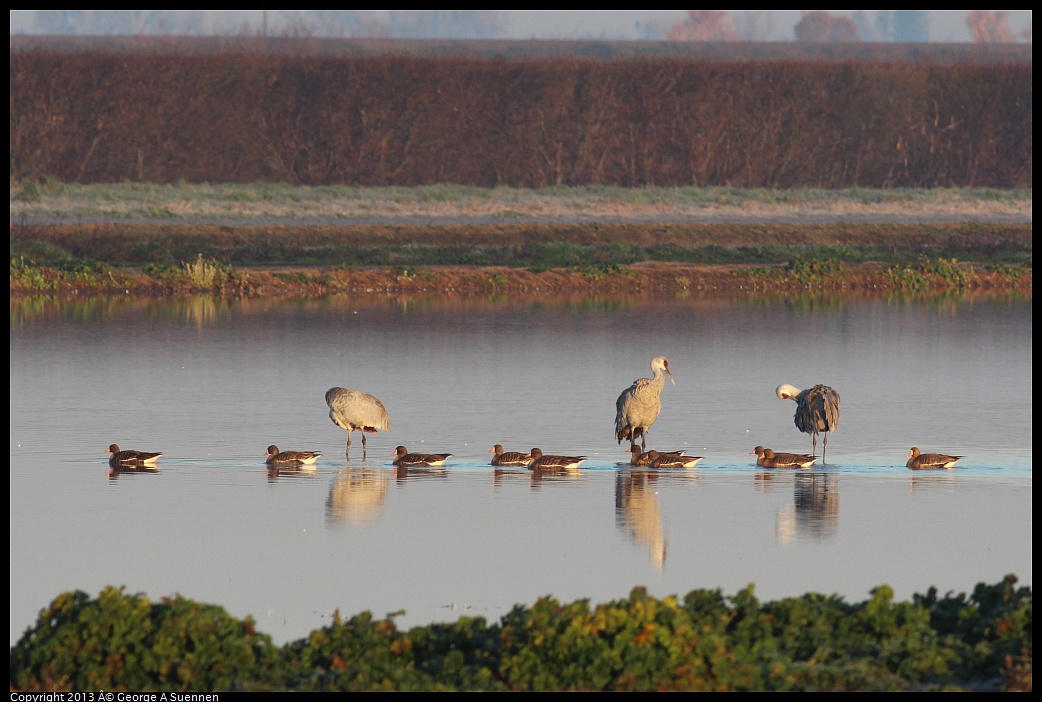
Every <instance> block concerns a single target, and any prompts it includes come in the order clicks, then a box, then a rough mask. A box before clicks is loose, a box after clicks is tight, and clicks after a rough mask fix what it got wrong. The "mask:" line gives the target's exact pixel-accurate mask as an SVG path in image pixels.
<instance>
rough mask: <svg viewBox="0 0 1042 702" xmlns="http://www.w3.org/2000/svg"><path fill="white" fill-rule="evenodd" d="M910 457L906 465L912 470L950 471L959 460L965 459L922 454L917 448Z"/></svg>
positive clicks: (911, 451) (910, 452)
mask: <svg viewBox="0 0 1042 702" xmlns="http://www.w3.org/2000/svg"><path fill="white" fill-rule="evenodd" d="M908 456H909V458H908V462H907V463H905V465H906V466H908V467H909V468H911V469H912V470H935V469H938V468H940V469H950V468H953V467H954V466H955V462H956V461H957V460H959V459H960V458H963V457H962V456H948V455H946V454H943V453H921V452H920V451H919V449H918V448H917V447H915V446H913V447H912V448H911V450H910V451H909V452H908Z"/></svg>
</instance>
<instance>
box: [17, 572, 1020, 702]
mask: <svg viewBox="0 0 1042 702" xmlns="http://www.w3.org/2000/svg"><path fill="white" fill-rule="evenodd" d="M1016 582H1017V579H1016V577H1015V576H1013V575H1007V576H1006V577H1005V578H1004V579H1003V580H1002V581H1001V582H999V583H996V584H994V585H988V584H985V583H980V584H978V585H977V586H976V587H975V588H974V590H973V592H972V593H971V594H969V595H967V594H965V593H960V594H958V595H954V594H952V593H948V594H946V595H944V596H943V597H939V596H938V594H937V591H936V589H935V588H930V589H929V590H928V591H927V592H926V593H925V594H922V595H915V596H914V597H913V599H912V600H911V601H909V602H895V601H894V599H893V591H892V589H891V588H890V587H888V586H886V585H882V586H880V587H877V588H875V589H874V590H873V591H872V594H871V597H870V598H869V599H868V600H866V601H865V602H861V603H856V604H850V603H846V602H844V601H843V600H842V599H841V598H839V597H836V596H831V597H826V596H824V595H820V594H815V593H808V594H806V595H803V596H802V597H793V598H786V599H782V600H779V601H776V602H768V603H763V604H761V603H760V602H759V601H758V600H757V599H756V597H755V595H754V594H753V587H752V586H751V585H750V586H749V587H748V588H746V589H744V590H742V591H740V592H738V593H737V594H736V595H734V596H732V597H725V596H724V595H723V594H722V593H721V592H720V591H719V590H694V591H692V592H690V593H688V594H687V595H686V596H684V597H683V598H682V599H678V598H676V597H665V598H662V599H656V598H654V597H651V596H650V595H648V593H647V591H646V590H645V589H644V588H635V589H634V590H633V591H632V592H631V593H630V596H629V597H628V598H626V599H623V600H618V601H615V602H608V603H605V604H599V605H596V606H594V607H592V608H591V606H590V603H589V602H588V601H587V600H577V601H575V602H572V603H564V604H562V603H560V602H558V601H557V600H555V599H553V598H542V599H540V600H538V601H537V602H536V603H535V604H534V605H532V606H530V607H529V606H524V605H516V606H515V607H514V608H513V609H512V610H511V611H510V612H509V613H508V614H507V615H506V616H504V617H503V618H502V620H501V621H500V622H499V623H497V624H491V625H490V624H487V623H486V621H485V620H484V619H483V618H480V617H478V618H461V619H459V620H458V621H456V622H454V623H451V624H432V625H430V626H421V627H415V628H413V629H410V630H408V631H402V630H400V629H398V627H397V626H396V625H395V623H394V620H393V616H394V615H391V617H389V618H387V619H382V620H375V619H373V617H372V615H371V614H370V613H369V612H363V613H361V614H358V615H356V616H354V617H351V618H350V619H348V620H346V621H344V620H342V619H341V617H340V616H339V613H338V614H336V615H334V618H333V623H332V624H331V625H330V626H327V627H323V628H321V629H318V630H315V631H312V632H311V634H309V635H308V636H307V638H305V639H302V640H298V641H293V642H290V643H288V644H286V645H285V646H283V647H281V648H277V647H275V646H274V645H273V644H272V643H271V640H270V638H269V637H268V636H267V635H264V634H259V633H257V632H256V631H255V630H254V624H253V621H252V620H251V619H249V618H247V619H245V620H243V621H239V620H236V619H234V618H232V617H230V616H229V615H228V614H226V613H225V612H224V611H223V610H222V609H221V608H220V607H216V606H213V605H203V604H198V603H195V602H192V601H191V600H185V599H182V598H181V597H175V598H171V599H165V600H163V601H161V602H159V603H153V602H151V601H149V600H148V599H146V598H145V597H143V596H142V595H127V594H125V593H124V592H123V590H122V589H116V588H114V587H109V588H106V589H105V590H103V591H102V592H101V594H100V595H99V596H98V598H97V599H91V598H90V597H89V596H88V595H87V594H85V593H83V592H70V593H64V594H62V595H60V596H59V597H58V598H57V599H55V600H54V602H52V603H51V604H50V605H49V606H48V607H47V608H45V609H44V610H43V611H41V613H40V617H39V619H38V620H37V623H36V625H35V626H34V627H31V628H30V629H28V630H27V631H26V632H25V634H24V635H23V636H22V638H21V639H20V640H19V641H18V643H17V645H16V646H15V647H14V648H13V649H12V650H11V666H10V668H11V689H12V690H29V691H38V690H75V689H79V690H88V689H92V690H97V689H104V690H106V691H118V690H133V691H139V692H140V691H150V690H164V691H170V690H192V691H197V692H200V691H220V690H246V689H284V690H327V691H334V690H337V691H421V690H422V691H454V690H472V691H479V690H480V691H505V690H511V691H550V690H569V691H592V690H603V691H623V690H628V691H698V690H706V691H709V690H712V691H755V690H764V691H768V690H770V691H794V690H800V691H811V690H894V691H898V690H902V691H913V690H914V691H922V690H1002V689H1009V690H1024V691H1030V690H1031V641H1032V638H1031V628H1032V595H1031V590H1030V588H1026V587H1020V588H1018V587H1016Z"/></svg>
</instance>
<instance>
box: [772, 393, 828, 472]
mask: <svg viewBox="0 0 1042 702" xmlns="http://www.w3.org/2000/svg"><path fill="white" fill-rule="evenodd" d="M774 392H775V394H776V395H778V397H779V398H781V399H783V400H786V399H787V400H793V401H794V402H795V403H796V414H795V415H793V417H792V420H793V423H794V424H795V425H796V428H797V429H799V430H800V431H802V432H803V433H804V434H810V435H811V453H814V454H816V453H817V452H818V432H821V433H823V434H824V435H825V436H824V437H822V440H821V462H822V463H824V462H825V447H826V446H827V445H828V442H829V432H830V431H836V427H837V426H838V425H839V393H838V392H836V391H835V390H833V389H832V388H830V387H829V386H828V385H815V386H814V387H812V388H807V389H806V390H799V389H797V388H795V387H793V386H792V385H779V386H778V388H777V390H775V391H774Z"/></svg>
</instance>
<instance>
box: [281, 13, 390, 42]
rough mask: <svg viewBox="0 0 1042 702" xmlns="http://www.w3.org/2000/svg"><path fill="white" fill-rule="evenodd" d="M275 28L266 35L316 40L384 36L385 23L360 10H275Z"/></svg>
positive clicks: (385, 30) (385, 34) (385, 31)
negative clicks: (314, 37)
mask: <svg viewBox="0 0 1042 702" xmlns="http://www.w3.org/2000/svg"><path fill="white" fill-rule="evenodd" d="M276 12H277V13H278V16H277V18H273V19H274V20H275V21H276V22H277V24H276V26H273V27H266V28H265V32H266V33H268V34H276V35H282V34H287V33H288V34H290V35H292V36H299V35H306V36H319V37H377V36H387V34H388V24H387V21H386V20H378V19H375V18H374V17H373V16H372V15H371V14H369V15H366V14H363V13H362V12H361V11H359V10H277V11H276Z"/></svg>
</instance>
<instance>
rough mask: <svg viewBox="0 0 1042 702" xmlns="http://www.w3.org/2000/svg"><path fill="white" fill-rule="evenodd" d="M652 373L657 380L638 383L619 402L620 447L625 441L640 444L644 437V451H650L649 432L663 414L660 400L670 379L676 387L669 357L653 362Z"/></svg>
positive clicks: (641, 380)
mask: <svg viewBox="0 0 1042 702" xmlns="http://www.w3.org/2000/svg"><path fill="white" fill-rule="evenodd" d="M651 371H652V373H654V377H652V378H638V379H637V380H634V381H633V385H631V386H629V387H628V388H626V389H625V390H623V391H622V394H621V395H619V399H617V400H616V401H615V438H616V439H617V440H618V442H619V443H620V444H621V443H622V441H623V439H625V440H627V441H630V442H633V443H636V441H637V438H638V437H640V446H641V448H642V449H643V448H646V447H647V443H646V440H647V433H648V430H649V429H650V428H651V425H652V424H654V423H655V420H656V419H658V414H659V412H661V411H662V401H661V400H660V399H659V396H660V395H661V394H662V388H664V387H665V386H666V375H668V376H669V382H671V383H673V384H674V385H676V381H675V380H673V374H672V373H670V372H669V361H667V360H666V357H665V356H656V357H655V358H653V359H651ZM663 372H664V373H665V375H663Z"/></svg>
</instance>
